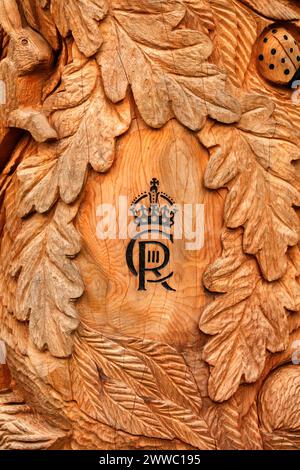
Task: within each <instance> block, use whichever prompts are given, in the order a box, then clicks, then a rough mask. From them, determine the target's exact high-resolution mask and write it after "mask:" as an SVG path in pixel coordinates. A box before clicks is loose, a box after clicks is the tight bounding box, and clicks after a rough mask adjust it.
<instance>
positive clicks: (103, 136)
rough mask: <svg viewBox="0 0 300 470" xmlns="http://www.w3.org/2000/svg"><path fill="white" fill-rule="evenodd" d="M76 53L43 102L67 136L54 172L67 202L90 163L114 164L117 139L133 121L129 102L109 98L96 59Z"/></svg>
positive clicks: (103, 168) (100, 166) (102, 166)
mask: <svg viewBox="0 0 300 470" xmlns="http://www.w3.org/2000/svg"><path fill="white" fill-rule="evenodd" d="M73 53H74V61H73V62H72V63H71V64H70V65H68V66H66V67H65V71H64V74H63V77H62V85H61V87H60V88H59V89H58V90H56V92H55V93H54V94H53V95H51V96H50V97H49V98H47V99H46V101H45V103H44V108H45V109H46V110H48V111H50V110H51V111H52V113H53V114H52V117H51V119H52V123H53V125H54V126H55V128H56V129H57V130H58V133H59V135H60V138H61V139H63V138H64V139H66V140H65V141H64V142H65V143H64V144H62V145H64V150H63V151H60V155H59V160H58V163H57V169H55V172H56V173H55V174H56V175H58V186H59V189H60V196H61V198H62V200H63V201H64V202H65V203H67V204H69V203H72V202H73V201H74V200H75V199H76V198H77V196H78V194H79V193H80V191H81V189H82V187H83V185H84V181H85V178H86V173H87V169H88V165H89V164H90V165H91V166H92V167H93V168H94V170H95V171H99V172H105V171H107V170H108V169H109V168H110V167H111V165H112V164H113V161H114V157H115V139H116V137H117V136H119V135H121V134H123V133H124V132H126V131H127V130H128V128H129V126H130V123H131V113H130V106H129V102H128V101H127V100H124V101H123V102H121V103H119V104H113V103H111V102H109V101H108V100H107V98H106V96H105V94H104V91H103V88H102V84H101V81H100V78H99V76H98V75H99V70H98V66H97V65H96V63H95V61H91V60H90V61H87V60H85V59H84V58H83V57H82V56H81V55H80V53H79V52H78V51H77V50H76V47H75V48H73ZM91 124H92V125H91ZM54 151H55V149H54Z"/></svg>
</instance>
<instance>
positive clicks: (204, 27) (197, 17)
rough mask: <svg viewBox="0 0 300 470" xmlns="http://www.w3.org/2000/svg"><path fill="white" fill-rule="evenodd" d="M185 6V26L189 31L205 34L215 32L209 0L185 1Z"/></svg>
mask: <svg viewBox="0 0 300 470" xmlns="http://www.w3.org/2000/svg"><path fill="white" fill-rule="evenodd" d="M185 6H186V13H185V17H184V24H185V26H186V27H187V28H188V29H194V30H198V31H202V32H204V33H205V34H209V32H211V31H214V30H215V23H214V18H213V12H212V9H211V6H210V3H209V0H185Z"/></svg>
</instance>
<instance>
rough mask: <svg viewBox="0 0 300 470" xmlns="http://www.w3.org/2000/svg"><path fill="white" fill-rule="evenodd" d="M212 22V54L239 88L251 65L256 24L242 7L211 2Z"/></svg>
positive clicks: (225, 1)
mask: <svg viewBox="0 0 300 470" xmlns="http://www.w3.org/2000/svg"><path fill="white" fill-rule="evenodd" d="M210 5H211V10H212V12H213V17H214V19H215V29H216V38H215V41H214V43H215V44H214V45H215V54H216V55H217V56H218V60H219V61H220V63H222V64H223V66H224V68H225V69H226V71H227V73H228V79H229V80H230V81H231V82H232V83H233V84H234V85H235V86H236V87H241V86H242V84H243V81H244V78H245V74H246V71H247V69H248V66H249V64H250V60H251V56H252V51H253V46H254V43H255V41H256V39H257V24H256V21H255V19H254V18H253V16H252V15H249V12H247V11H245V10H246V9H245V7H243V6H241V5H237V4H236V3H235V2H233V1H231V0H210Z"/></svg>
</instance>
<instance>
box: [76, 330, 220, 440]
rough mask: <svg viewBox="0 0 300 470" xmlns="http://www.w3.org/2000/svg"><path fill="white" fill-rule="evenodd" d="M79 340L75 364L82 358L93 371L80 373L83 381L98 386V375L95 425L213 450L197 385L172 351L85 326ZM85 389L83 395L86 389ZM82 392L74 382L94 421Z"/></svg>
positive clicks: (82, 407) (81, 402) (88, 403)
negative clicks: (109, 426)
mask: <svg viewBox="0 0 300 470" xmlns="http://www.w3.org/2000/svg"><path fill="white" fill-rule="evenodd" d="M79 335H80V336H78V337H77V338H76V347H75V355H74V360H76V358H77V357H78V356H79V357H82V359H81V363H82V366H83V367H84V364H85V361H87V364H88V366H87V370H90V371H91V374H86V373H85V372H84V374H85V379H84V380H87V381H88V382H89V384H91V383H92V381H94V382H95V380H96V369H98V373H99V379H98V382H99V383H98V387H97V390H98V391H99V397H98V400H97V407H101V412H100V414H99V415H97V419H103V415H104V417H105V421H104V422H105V423H106V424H108V425H111V426H114V427H115V428H118V429H123V430H124V431H127V432H130V433H131V434H137V435H144V436H148V437H159V438H162V439H174V438H178V439H180V440H182V441H184V442H186V443H189V444H191V445H193V446H195V447H197V448H204V449H208V448H214V442H213V440H212V439H211V437H210V436H209V431H208V428H207V425H206V423H205V421H204V420H203V418H202V417H201V416H200V415H201V412H200V404H201V402H200V398H199V396H198V393H199V392H198V390H197V386H196V383H195V381H194V379H193V377H192V375H191V373H190V371H189V370H188V368H187V366H186V364H185V362H184V360H183V358H182V357H181V356H180V355H179V354H178V353H177V352H176V351H175V350H174V349H173V348H171V347H170V346H167V345H164V344H160V343H156V342H153V341H150V340H144V341H142V340H139V339H136V338H124V337H112V336H109V335H108V336H107V335H102V334H100V333H99V332H97V331H94V330H91V329H90V328H88V327H86V326H84V327H83V326H82V327H81V328H80V330H79ZM82 355H84V357H83V356H82ZM78 366H79V362H77V363H74V362H73V366H72V367H73V368H74V370H75V369H76V368H78ZM87 375H91V377H90V378H89V377H87ZM83 387H84V389H85V390H86V389H87V388H89V387H90V385H87V384H86V385H85V386H83ZM93 389H94V386H93ZM82 390H83V388H82V387H81V388H78V387H77V384H76V381H75V382H73V395H74V397H75V399H76V401H77V402H78V404H79V406H80V408H81V409H82V410H83V411H85V412H86V413H87V414H89V415H90V416H91V415H94V408H93V407H94V406H95V405H94V404H93V403H91V402H90V400H89V396H90V394H84V393H82ZM95 393H96V392H95ZM95 393H94V395H95ZM94 395H93V396H92V400H93V401H94V403H95V396H94Z"/></svg>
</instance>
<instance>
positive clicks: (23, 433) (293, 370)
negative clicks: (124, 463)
mask: <svg viewBox="0 0 300 470" xmlns="http://www.w3.org/2000/svg"><path fill="white" fill-rule="evenodd" d="M0 24H1V26H2V28H1V35H0V39H1V62H0V79H1V80H2V81H1V84H2V86H1V95H2V96H1V98H2V104H1V105H0V165H1V170H2V173H1V180H0V191H1V193H0V194H1V196H0V201H1V211H0V221H1V223H0V228H1V253H0V282H1V297H0V298H1V303H0V305H1V309H0V337H1V339H2V340H3V341H4V342H5V344H6V349H7V365H2V366H0V448H1V449H57V448H59V449H94V448H98V449H126V448H130V449H132V448H136V449H138V448H149V449H191V448H193V449H211V450H212V449H299V448H300V403H299V393H298V392H299V387H300V373H299V366H297V365H296V364H295V362H296V363H299V361H295V360H293V357H294V358H295V344H296V341H297V340H298V339H299V340H300V316H299V309H300V287H299V279H298V278H299V275H300V252H299V240H300V224H299V214H298V211H297V207H298V206H300V183H299V165H298V164H297V161H298V160H299V159H300V150H299V148H300V114H299V109H300V108H299V104H297V100H296V102H295V99H294V98H295V93H297V92H296V91H295V89H293V88H291V83H292V81H293V79H296V78H297V75H298V70H299V68H300V57H299V54H300V53H299V54H298V52H299V42H300V29H299V25H300V7H299V5H298V2H296V1H290V2H286V1H283V0H273V1H272V2H268V1H265V0H259V1H258V0H168V1H164V2H158V1H153V0H70V1H61V0H22V2H21V1H16V0H0ZM285 37H286V38H287V39H286V38H285ZM284 41H286V42H284ZM276 45H277V47H276ZM298 62H299V63H298ZM296 98H297V96H296ZM153 177H157V178H158V179H159V180H160V184H161V188H162V190H163V191H165V192H166V194H170V195H171V197H172V198H174V200H176V201H177V202H186V203H189V202H194V201H195V202H202V203H203V204H204V207H205V211H206V218H205V224H206V228H205V241H204V247H203V248H202V250H200V251H198V252H195V254H194V255H192V254H187V253H186V252H185V251H184V250H183V249H182V245H181V244H180V243H179V244H177V245H176V243H174V252H173V255H172V263H173V265H172V269H173V268H174V269H173V272H174V276H173V277H172V289H163V286H161V284H159V283H157V284H155V285H153V286H151V289H147V290H146V289H141V291H142V292H141V291H138V289H137V284H136V283H137V279H136V278H135V276H134V275H132V273H131V272H130V270H129V269H128V266H127V265H126V262H125V256H126V246H127V245H126V243H124V242H117V241H113V240H112V241H107V242H103V241H99V240H98V239H97V237H96V225H97V224H96V206H97V205H98V203H101V202H110V201H113V200H115V198H117V197H118V196H119V195H123V194H125V195H128V198H129V200H133V198H134V197H136V195H137V194H139V193H140V192H143V191H145V190H147V188H148V186H149V182H150V181H151V179H152V178H153ZM211 190H213V191H211ZM130 198H131V199H130ZM129 241H130V239H128V242H129ZM176 247H177V248H176ZM157 256H158V255H157ZM143 286H144V284H143ZM173 287H174V288H173ZM298 344H299V343H298ZM8 368H9V371H8Z"/></svg>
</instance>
